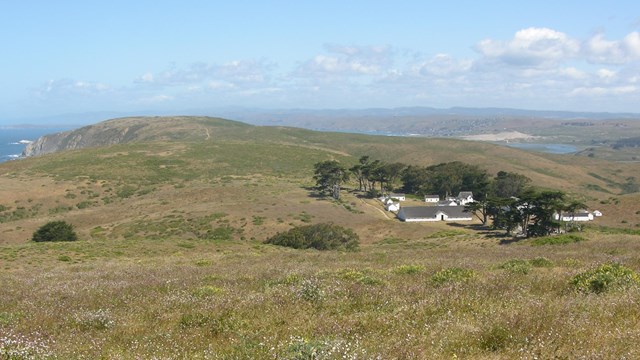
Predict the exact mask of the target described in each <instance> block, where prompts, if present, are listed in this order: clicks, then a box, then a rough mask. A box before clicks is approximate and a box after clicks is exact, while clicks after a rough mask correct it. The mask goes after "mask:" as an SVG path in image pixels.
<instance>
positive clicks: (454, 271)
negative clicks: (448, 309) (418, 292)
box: [431, 267, 476, 284]
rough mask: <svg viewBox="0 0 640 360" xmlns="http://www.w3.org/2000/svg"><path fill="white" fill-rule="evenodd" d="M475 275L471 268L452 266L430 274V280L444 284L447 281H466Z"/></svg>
mask: <svg viewBox="0 0 640 360" xmlns="http://www.w3.org/2000/svg"><path fill="white" fill-rule="evenodd" d="M475 275H476V273H475V271H473V270H471V269H464V268H459V267H452V268H447V269H442V270H440V271H438V272H437V273H435V274H433V276H431V280H432V281H433V282H435V283H436V284H444V283H449V282H462V281H467V280H469V279H471V278H472V277H474V276H475Z"/></svg>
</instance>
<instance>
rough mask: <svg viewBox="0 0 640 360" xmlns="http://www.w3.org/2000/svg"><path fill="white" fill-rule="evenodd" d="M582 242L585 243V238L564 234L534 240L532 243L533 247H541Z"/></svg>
mask: <svg viewBox="0 0 640 360" xmlns="http://www.w3.org/2000/svg"><path fill="white" fill-rule="evenodd" d="M580 241H585V238H583V237H582V236H579V235H576V234H562V235H555V236H545V237H539V238H536V239H533V240H532V241H531V246H541V245H564V244H571V243H576V242H580Z"/></svg>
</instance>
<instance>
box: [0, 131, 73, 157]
mask: <svg viewBox="0 0 640 360" xmlns="http://www.w3.org/2000/svg"><path fill="white" fill-rule="evenodd" d="M65 130H69V129H68V128H9V127H5V128H3V127H0V162H5V161H9V160H15V159H18V158H19V157H20V154H22V150H24V148H25V147H26V146H27V145H26V144H25V143H24V142H26V141H35V140H37V139H38V138H39V137H40V136H42V135H47V134H53V133H57V132H60V131H65Z"/></svg>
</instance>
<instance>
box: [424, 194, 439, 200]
mask: <svg viewBox="0 0 640 360" xmlns="http://www.w3.org/2000/svg"><path fill="white" fill-rule="evenodd" d="M424 197H425V199H440V195H425V196H424Z"/></svg>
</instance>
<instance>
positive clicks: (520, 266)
mask: <svg viewBox="0 0 640 360" xmlns="http://www.w3.org/2000/svg"><path fill="white" fill-rule="evenodd" d="M500 268H501V269H505V270H507V271H509V272H510V273H514V274H528V273H529V270H531V264H530V263H529V262H528V261H527V260H522V259H511V260H509V261H507V262H505V263H504V264H502V265H500Z"/></svg>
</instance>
